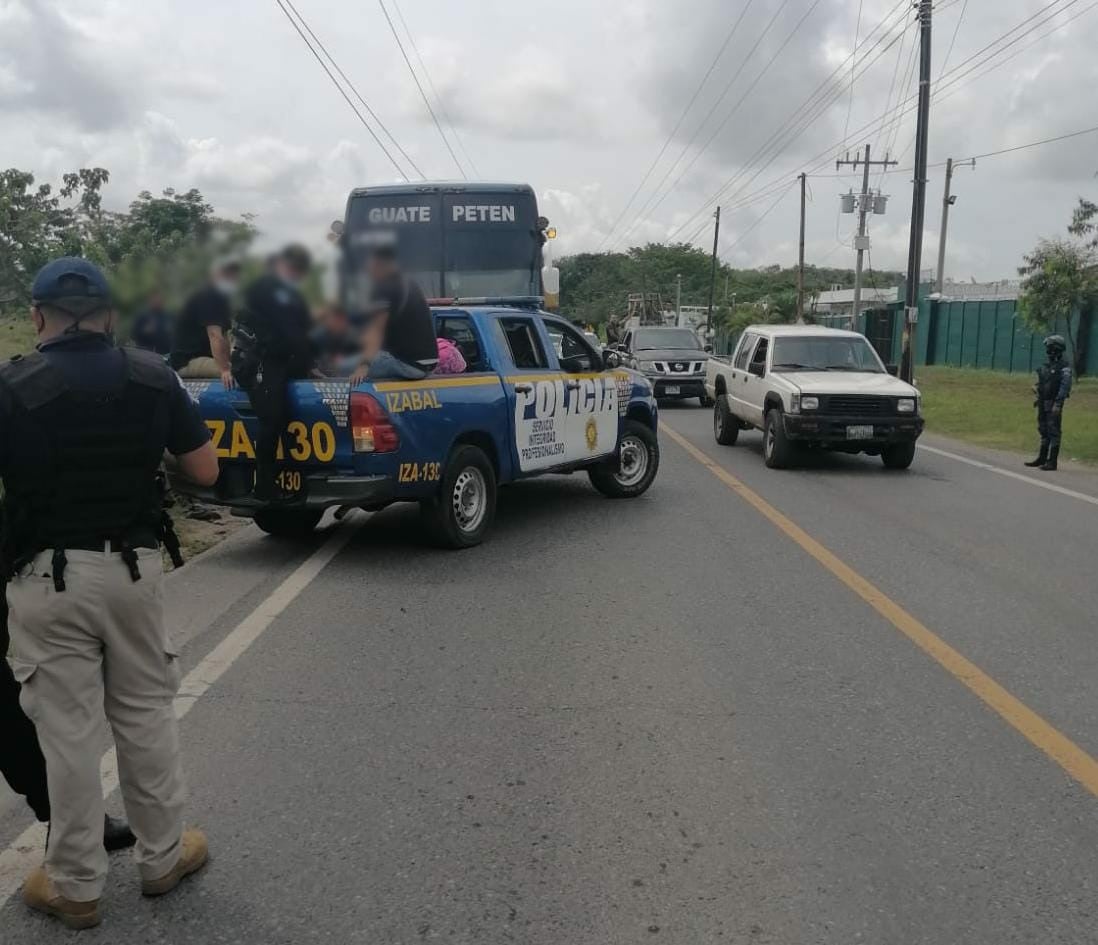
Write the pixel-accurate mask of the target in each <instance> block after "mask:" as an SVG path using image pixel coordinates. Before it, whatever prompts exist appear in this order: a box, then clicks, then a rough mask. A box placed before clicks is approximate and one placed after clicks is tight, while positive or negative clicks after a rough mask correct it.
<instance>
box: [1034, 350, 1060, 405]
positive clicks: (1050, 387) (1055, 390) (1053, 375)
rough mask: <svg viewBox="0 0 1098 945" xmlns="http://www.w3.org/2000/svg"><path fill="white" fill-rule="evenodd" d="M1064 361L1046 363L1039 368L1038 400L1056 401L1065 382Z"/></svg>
mask: <svg viewBox="0 0 1098 945" xmlns="http://www.w3.org/2000/svg"><path fill="white" fill-rule="evenodd" d="M1065 367H1066V365H1065V364H1064V360H1063V359H1062V358H1061V359H1060V360H1058V361H1046V362H1045V363H1044V364H1042V365H1041V366H1040V367H1039V368H1037V399H1038V400H1041V401H1046V400H1055V399H1056V395H1057V394H1059V393H1060V384H1061V383H1062V380H1063V370H1064V368H1065Z"/></svg>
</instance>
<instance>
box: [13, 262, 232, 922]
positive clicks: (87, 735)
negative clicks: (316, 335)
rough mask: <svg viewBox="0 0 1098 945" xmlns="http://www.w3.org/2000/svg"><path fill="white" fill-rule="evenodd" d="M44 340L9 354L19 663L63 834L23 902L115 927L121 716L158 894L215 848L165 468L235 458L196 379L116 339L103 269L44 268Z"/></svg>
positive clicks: (124, 772) (137, 820) (148, 868)
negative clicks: (198, 822) (213, 426)
mask: <svg viewBox="0 0 1098 945" xmlns="http://www.w3.org/2000/svg"><path fill="white" fill-rule="evenodd" d="M32 297H33V299H34V302H33V305H32V308H31V317H32V319H33V321H34V325H35V328H36V330H37V332H38V337H39V344H38V348H37V350H36V351H34V352H33V353H31V354H29V355H26V356H23V357H17V358H13V359H12V360H11V361H9V362H7V363H5V364H3V365H2V366H0V479H2V480H3V485H4V503H3V505H4V517H5V530H4V546H3V564H4V574H5V576H6V577H7V579H8V588H7V601H8V605H9V631H10V634H11V653H10V660H11V668H12V671H13V673H14V677H15V679H16V680H17V681H18V682H19V683H20V684H21V687H22V688H21V692H20V704H21V706H22V708H23V710H24V711H25V712H26V714H27V716H28V717H29V718H30V719H31V720H32V721H33V722H34V725H35V729H36V731H37V736H38V742H39V744H40V746H41V751H42V755H43V757H44V759H45V762H46V778H47V786H48V797H49V807H50V810H49V816H50V835H49V842H48V843H47V847H46V857H45V863H44V865H43V866H42V867H39V868H38V869H36V870H34V871H33V872H32V873H31V874H30V876H28V877H27V880H26V882H25V883H24V885H23V899H24V901H25V902H26V903H27V904H28V905H29V906H31V907H32V908H34V909H37V910H39V911H41V912H45V913H47V914H49V915H53V916H56V917H57V918H59V919H61V921H62V922H64V923H65V924H66V925H67V926H69V927H70V928H87V927H89V926H92V925H96V924H97V923H98V922H99V909H98V905H99V896H100V894H101V892H102V890H103V885H104V883H105V881H106V875H107V854H106V852H105V851H104V849H103V842H102V836H103V835H102V829H103V814H104V812H103V791H102V785H101V783H100V778H99V760H100V755H101V753H102V745H103V740H102V720H103V714H104V711H105V713H106V717H107V721H108V722H109V723H110V726H111V730H112V732H113V734H114V741H115V746H116V750H117V754H118V771H119V781H120V787H121V791H122V800H123V802H124V803H125V806H126V813H127V815H128V816H129V819H130V823H131V825H132V827H133V832H134V833H135V834H136V836H137V845H136V850H135V854H134V859H135V861H136V863H137V867H138V871H139V873H140V876H141V885H142V891H143V892H144V893H145V894H146V895H159V894H161V893H165V892H168V891H170V890H171V889H174V888H175V886H177V885H178V884H179V882H180V880H181V879H183V877H185V876H187V875H188V874H190V873H193V872H194V871H195V870H197V869H198V868H199V867H201V866H202V865H203V863H205V861H206V856H207V846H206V838H205V836H204V835H203V834H202V833H201V832H200V831H197V830H184V829H183V801H184V785H183V774H182V766H181V763H180V755H179V740H178V733H177V728H176V720H175V713H174V711H173V707H172V697H173V696H174V694H175V688H176V687H177V686H178V683H179V676H178V673H179V670H178V661H177V659H176V657H175V656H174V654H175V652H176V649H175V647H174V645H173V644H172V642H171V640H170V638H169V636H168V633H167V630H166V628H165V626H164V615H163V607H162V602H161V601H162V597H161V590H160V583H161V581H162V580H163V566H162V563H161V558H160V542H161V540H162V537H163V533H164V520H163V508H162V495H161V492H160V487H159V482H158V473H159V469H160V465H161V463H162V461H163V456H164V452H165V450H167V451H168V452H170V453H172V454H174V455H175V456H176V457H177V461H178V464H179V468H180V471H181V472H182V474H184V475H186V476H189V477H190V478H192V479H194V480H195V481H197V482H199V483H201V484H204V485H212V484H213V483H214V482H215V481H216V479H217V456H216V454H215V453H214V450H213V446H212V445H211V443H210V442H209V434H208V432H207V431H206V429H205V426H204V425H203V423H202V421H201V418H200V417H199V415H198V413H197V410H196V409H195V406H194V404H193V402H192V401H191V399H190V397H189V396H188V395H187V393H186V391H185V390H184V389H183V386H182V384H181V382H180V381H179V378H178V377H177V376H176V375H175V373H174V372H173V371H172V370H171V369H170V368H169V367H168V366H167V365H166V364H165V363H164V360H163V359H162V358H161V357H159V356H158V355H155V354H153V353H151V352H146V351H140V350H137V349H134V348H119V347H116V346H115V344H114V341H113V338H112V335H111V331H112V329H113V327H114V321H115V315H114V312H113V310H112V308H111V301H110V292H109V289H108V286H107V282H106V279H104V277H103V274H102V273H101V272H100V271H99V270H98V269H97V268H96V267H95V266H93V265H92V264H91V263H89V262H88V261H87V260H84V259H79V258H74V257H69V258H64V259H58V260H55V261H54V262H52V263H49V264H48V265H47V266H45V267H44V268H43V269H42V270H41V272H39V273H38V276H37V277H36V278H35V280H34V285H33V288H32Z"/></svg>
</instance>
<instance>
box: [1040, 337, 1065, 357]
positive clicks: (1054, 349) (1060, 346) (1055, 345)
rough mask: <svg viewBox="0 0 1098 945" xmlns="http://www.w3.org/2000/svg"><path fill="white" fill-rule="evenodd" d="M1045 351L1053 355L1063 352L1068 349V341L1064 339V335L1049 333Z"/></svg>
mask: <svg viewBox="0 0 1098 945" xmlns="http://www.w3.org/2000/svg"><path fill="white" fill-rule="evenodd" d="M1045 351H1047V352H1048V353H1049V355H1050V356H1052V355H1053V354H1054V353H1059V354H1063V353H1064V352H1065V351H1067V342H1065V341H1064V336H1063V335H1049V336H1048V337H1047V338H1046V339H1045Z"/></svg>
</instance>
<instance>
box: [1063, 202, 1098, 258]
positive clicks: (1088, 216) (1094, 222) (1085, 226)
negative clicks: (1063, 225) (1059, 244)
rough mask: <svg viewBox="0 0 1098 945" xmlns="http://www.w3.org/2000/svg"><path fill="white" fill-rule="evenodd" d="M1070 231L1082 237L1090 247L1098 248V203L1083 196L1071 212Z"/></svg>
mask: <svg viewBox="0 0 1098 945" xmlns="http://www.w3.org/2000/svg"><path fill="white" fill-rule="evenodd" d="M1068 232H1069V233H1070V234H1071V235H1072V236H1077V237H1080V238H1081V239H1082V240H1083V241H1084V242H1085V243H1086V245H1087V246H1088V247H1090V248H1091V249H1094V250H1098V204H1096V203H1093V202H1092V201H1090V200H1087V199H1085V198H1083V197H1080V198H1079V205H1078V206H1077V207H1076V208H1075V210H1074V211H1073V212H1072V214H1071V225H1070V226H1068Z"/></svg>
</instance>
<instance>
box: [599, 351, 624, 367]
mask: <svg viewBox="0 0 1098 945" xmlns="http://www.w3.org/2000/svg"><path fill="white" fill-rule="evenodd" d="M602 361H603V363H604V364H605V365H606V366H607V367H608V368H616V367H621V355H620V354H618V353H617V352H616V351H613V350H611V349H609V348H608V349H607V350H606V351H604V352H603V354H602Z"/></svg>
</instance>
